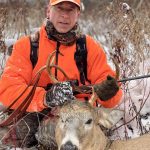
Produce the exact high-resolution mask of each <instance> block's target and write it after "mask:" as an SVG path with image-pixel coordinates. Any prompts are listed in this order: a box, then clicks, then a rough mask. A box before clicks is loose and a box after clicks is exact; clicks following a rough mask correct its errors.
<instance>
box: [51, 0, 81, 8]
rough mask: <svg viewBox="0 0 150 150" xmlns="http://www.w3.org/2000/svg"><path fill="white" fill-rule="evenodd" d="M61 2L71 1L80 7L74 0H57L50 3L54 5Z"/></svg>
mask: <svg viewBox="0 0 150 150" xmlns="http://www.w3.org/2000/svg"><path fill="white" fill-rule="evenodd" d="M61 2H71V3H74V4H76V5H77V6H78V7H80V5H79V4H78V3H76V2H75V1H72V0H57V1H55V2H53V3H51V5H52V6H54V5H56V4H59V3H61Z"/></svg>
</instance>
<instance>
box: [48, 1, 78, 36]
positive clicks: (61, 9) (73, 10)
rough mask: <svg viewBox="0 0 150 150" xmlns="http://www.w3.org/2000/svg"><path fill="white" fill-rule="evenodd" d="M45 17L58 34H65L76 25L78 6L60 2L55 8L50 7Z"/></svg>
mask: <svg viewBox="0 0 150 150" xmlns="http://www.w3.org/2000/svg"><path fill="white" fill-rule="evenodd" d="M47 15H48V18H49V20H50V21H51V22H52V23H53V25H54V27H55V29H56V30H57V31H58V32H60V33H66V32H68V31H70V30H71V29H72V28H73V27H74V25H75V24H76V22H77V20H78V18H79V15H80V10H79V8H78V6H76V5H75V4H73V3H71V2H62V3H59V4H57V5H55V6H50V7H49V10H48V14H47Z"/></svg>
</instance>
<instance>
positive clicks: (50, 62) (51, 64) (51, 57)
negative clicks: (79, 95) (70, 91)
mask: <svg viewBox="0 0 150 150" xmlns="http://www.w3.org/2000/svg"><path fill="white" fill-rule="evenodd" d="M55 52H56V51H54V52H53V53H51V54H50V55H49V57H48V59H47V62H46V70H47V72H48V75H49V77H50V79H51V80H52V82H53V83H58V82H59V81H58V80H57V79H56V78H55V76H54V75H53V74H52V72H51V69H52V68H56V69H58V70H59V71H61V72H62V74H63V75H64V76H65V77H66V79H67V80H69V77H68V75H67V74H66V73H65V72H64V70H63V69H61V68H60V67H59V66H57V65H54V60H55V56H54V54H55Z"/></svg>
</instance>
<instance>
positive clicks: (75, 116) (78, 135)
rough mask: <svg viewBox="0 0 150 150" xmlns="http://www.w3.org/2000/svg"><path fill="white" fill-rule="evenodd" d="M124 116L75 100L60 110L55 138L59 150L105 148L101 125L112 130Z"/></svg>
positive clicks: (114, 111)
mask: <svg viewBox="0 0 150 150" xmlns="http://www.w3.org/2000/svg"><path fill="white" fill-rule="evenodd" d="M122 116H123V111H121V110H117V109H106V108H94V107H92V106H91V105H90V104H89V103H88V102H80V101H77V100H74V101H71V102H70V103H67V104H65V105H64V106H63V107H62V108H61V109H60V112H59V119H58V122H57V125H56V133H55V138H56V142H57V144H58V147H59V150H85V149H86V150H97V149H100V147H105V145H106V137H105V136H104V134H103V133H102V131H101V129H100V127H99V124H101V125H103V126H104V127H106V128H111V127H112V126H113V125H114V124H116V123H117V122H118V121H119V120H120V119H121V118H122ZM102 145H103V146H102Z"/></svg>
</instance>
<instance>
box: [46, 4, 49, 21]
mask: <svg viewBox="0 0 150 150" xmlns="http://www.w3.org/2000/svg"><path fill="white" fill-rule="evenodd" d="M49 13H50V5H47V7H46V18H49Z"/></svg>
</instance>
